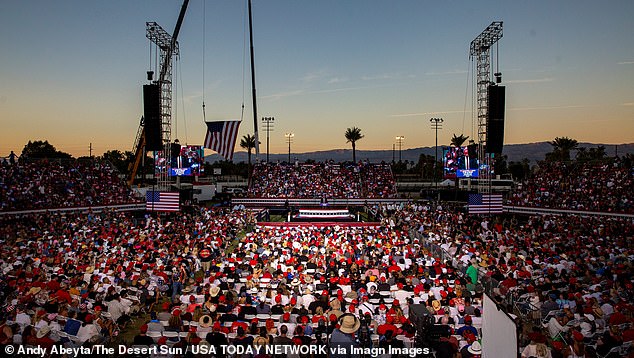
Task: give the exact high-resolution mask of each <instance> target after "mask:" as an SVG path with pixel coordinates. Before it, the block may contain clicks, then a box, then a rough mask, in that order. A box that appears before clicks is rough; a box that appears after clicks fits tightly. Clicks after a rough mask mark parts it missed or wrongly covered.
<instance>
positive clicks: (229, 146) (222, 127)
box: [205, 121, 240, 160]
mask: <svg viewBox="0 0 634 358" xmlns="http://www.w3.org/2000/svg"><path fill="white" fill-rule="evenodd" d="M205 123H207V136H206V137H205V148H209V149H212V150H215V151H216V152H218V154H220V155H221V156H223V157H224V158H225V159H226V160H233V148H234V147H235V145H236V138H237V137H238V127H240V121H221V122H205Z"/></svg>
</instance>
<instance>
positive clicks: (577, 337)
mask: <svg viewBox="0 0 634 358" xmlns="http://www.w3.org/2000/svg"><path fill="white" fill-rule="evenodd" d="M572 337H573V338H574V339H575V341H577V342H583V334H581V332H579V331H572Z"/></svg>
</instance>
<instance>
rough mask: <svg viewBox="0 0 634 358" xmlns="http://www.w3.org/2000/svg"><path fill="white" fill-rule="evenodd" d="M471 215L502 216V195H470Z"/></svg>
mask: <svg viewBox="0 0 634 358" xmlns="http://www.w3.org/2000/svg"><path fill="white" fill-rule="evenodd" d="M468 204H469V205H468V207H469V214H501V213H502V209H503V207H502V194H469V201H468Z"/></svg>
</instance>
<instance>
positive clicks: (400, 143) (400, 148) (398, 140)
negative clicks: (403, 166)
mask: <svg viewBox="0 0 634 358" xmlns="http://www.w3.org/2000/svg"><path fill="white" fill-rule="evenodd" d="M403 139H405V137H404V136H402V135H399V136H397V137H396V143H398V161H399V163H400V162H401V161H402V159H403V157H402V155H401V154H402V151H403Z"/></svg>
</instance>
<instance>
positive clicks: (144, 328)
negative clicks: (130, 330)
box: [139, 324, 147, 333]
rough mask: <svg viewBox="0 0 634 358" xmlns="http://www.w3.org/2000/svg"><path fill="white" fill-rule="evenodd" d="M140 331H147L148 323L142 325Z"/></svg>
mask: <svg viewBox="0 0 634 358" xmlns="http://www.w3.org/2000/svg"><path fill="white" fill-rule="evenodd" d="M139 331H141V333H146V332H147V324H144V325H142V326H141V327H139Z"/></svg>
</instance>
